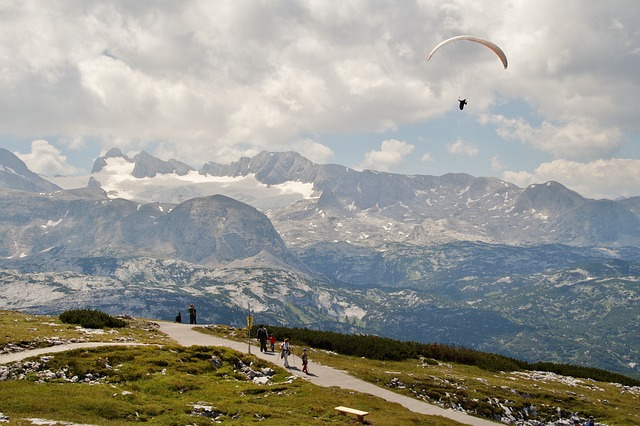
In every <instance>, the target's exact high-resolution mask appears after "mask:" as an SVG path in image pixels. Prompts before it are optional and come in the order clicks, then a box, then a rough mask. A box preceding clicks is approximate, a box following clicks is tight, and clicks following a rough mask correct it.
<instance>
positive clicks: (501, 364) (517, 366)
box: [252, 326, 640, 386]
mask: <svg viewBox="0 0 640 426" xmlns="http://www.w3.org/2000/svg"><path fill="white" fill-rule="evenodd" d="M269 332H271V333H273V334H274V335H275V336H277V337H278V340H281V339H283V338H284V337H285V336H286V337H289V339H290V340H291V342H292V343H294V342H295V344H298V345H302V344H304V345H305V346H312V347H314V348H316V349H325V350H329V351H334V352H337V353H340V354H342V355H350V356H357V357H364V358H368V359H376V360H382V361H385V360H386V361H404V360H406V359H412V358H419V357H424V358H427V359H431V360H437V361H440V362H455V363H458V364H465V365H472V366H476V367H479V368H482V369H484V370H487V371H523V370H540V371H549V372H553V373H558V374H563V375H567V376H573V377H579V378H590V379H593V380H597V381H603V382H616V383H620V384H623V385H628V386H638V385H640V381H638V380H636V379H633V378H631V377H627V376H624V375H621V374H616V373H612V372H609V371H606V370H600V369H597V368H589V367H582V366H577V365H569V364H555V363H551V362H538V363H535V364H531V363H529V362H526V361H522V360H518V359H515V358H510V357H507V356H504V355H498V354H492V353H488V352H481V351H478V350H475V349H469V348H465V347H459V346H452V345H446V344H441V343H418V342H409V341H400V340H394V339H390V338H386V337H378V336H371V335H353V334H341V333H336V332H332V331H320V330H309V329H307V328H288V327H277V326H270V327H269ZM255 334H256V330H255V329H254V330H252V335H254V336H255Z"/></svg>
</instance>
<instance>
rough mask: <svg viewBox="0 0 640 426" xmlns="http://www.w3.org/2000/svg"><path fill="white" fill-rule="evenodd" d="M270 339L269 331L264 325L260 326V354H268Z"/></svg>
mask: <svg viewBox="0 0 640 426" xmlns="http://www.w3.org/2000/svg"><path fill="white" fill-rule="evenodd" d="M268 338H269V333H267V329H266V328H264V324H260V327H258V340H260V352H267V339H268Z"/></svg>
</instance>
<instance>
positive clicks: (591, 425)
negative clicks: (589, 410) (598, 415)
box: [584, 416, 596, 426]
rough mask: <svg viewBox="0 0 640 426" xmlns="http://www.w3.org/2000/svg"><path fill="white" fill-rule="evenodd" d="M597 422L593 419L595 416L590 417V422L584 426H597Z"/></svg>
mask: <svg viewBox="0 0 640 426" xmlns="http://www.w3.org/2000/svg"><path fill="white" fill-rule="evenodd" d="M595 424H596V421H595V419H594V418H593V416H589V421H588V422H587V423H585V424H584V426H595Z"/></svg>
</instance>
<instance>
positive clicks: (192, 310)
mask: <svg viewBox="0 0 640 426" xmlns="http://www.w3.org/2000/svg"><path fill="white" fill-rule="evenodd" d="M187 312H188V313H189V324H197V323H198V322H197V311H196V307H195V306H193V303H192V304H191V305H189V307H188V308H187ZM176 322H179V323H181V322H182V312H178V315H176ZM257 337H258V340H259V341H260V352H264V353H267V352H268V351H269V349H268V348H267V342H269V346H270V348H271V352H274V353H275V351H276V350H275V347H276V338H275V336H274V335H273V333H271V334H269V333H268V332H267V329H266V328H265V326H264V324H260V327H258V335H257ZM290 356H291V345H289V338H288V337H287V338H285V339H284V340H283V341H282V343H281V344H280V358H281V359H282V360H283V363H284V366H285V368H291V366H290V365H289V357H290ZM300 358H301V359H302V372H304V373H306V374H310V373H309V357H308V355H307V348H304V349H302V356H301V357H300Z"/></svg>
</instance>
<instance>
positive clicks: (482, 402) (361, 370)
mask: <svg viewBox="0 0 640 426" xmlns="http://www.w3.org/2000/svg"><path fill="white" fill-rule="evenodd" d="M201 330H202V331H203V332H208V333H212V334H217V335H222V336H225V337H230V338H236V339H246V337H244V336H245V332H246V331H245V330H237V329H233V328H230V327H225V326H212V327H209V328H207V329H201ZM269 331H270V332H273V333H274V335H275V336H277V338H278V339H279V340H281V339H283V338H284V337H290V339H291V341H292V342H293V344H294V347H295V349H294V352H295V353H297V354H299V353H300V350H301V348H302V346H307V347H308V346H315V347H312V348H311V350H310V354H309V355H310V359H312V360H313V361H315V362H318V363H321V364H324V365H328V366H331V367H335V368H338V369H340V370H344V371H348V372H350V373H351V374H352V375H354V376H356V377H359V378H361V379H363V380H366V381H368V382H371V383H374V384H376V385H378V386H381V387H385V388H387V389H391V390H394V391H396V392H398V393H401V394H404V395H408V396H411V397H414V398H418V399H420V400H424V401H427V402H430V403H433V404H437V405H440V406H443V407H447V408H456V409H459V408H462V409H464V410H466V411H467V412H469V413H470V414H476V415H479V416H484V417H488V418H500V417H501V416H504V415H507V414H508V413H512V414H513V413H520V417H521V418H522V419H524V420H539V421H544V422H554V421H557V420H559V419H568V418H571V417H576V416H577V417H580V418H581V419H586V418H588V416H591V415H593V416H595V417H596V418H597V419H598V423H602V424H608V425H631V424H640V412H639V411H638V409H637V407H640V387H639V386H637V384H638V383H637V380H634V379H632V378H628V377H626V376H621V375H619V374H615V373H609V372H606V371H603V370H598V369H589V368H583V367H576V366H568V365H564V364H551V363H549V364H541V363H540V364H528V363H525V362H520V361H518V360H514V359H511V358H506V357H501V356H499V355H495V354H487V353H482V352H478V351H471V350H468V349H465V348H458V347H451V346H446V345H436V347H435V348H434V347H433V345H423V344H419V343H415V342H399V341H394V340H391V339H384V338H378V337H375V336H351V335H342V334H339V333H326V332H319V331H315V330H307V329H300V328H293V329H291V328H289V329H287V328H279V327H269ZM253 335H255V333H254V334H253ZM309 342H313V343H314V344H313V345H310V344H309ZM319 348H324V349H319ZM425 351H426V352H425ZM338 352H342V354H341V353H338ZM344 353H350V354H352V355H345V354H344ZM363 353H367V354H369V355H368V356H367V357H366V358H363ZM426 353H429V356H430V357H425V356H424V354H426ZM354 354H355V355H354ZM420 354H423V355H420ZM412 355H415V357H413V358H411V356H412ZM434 357H435V358H434ZM436 358H437V359H436ZM452 359H454V360H457V362H452V361H451V360H452ZM505 367H510V368H505ZM535 368H540V369H539V370H537V369H535ZM543 368H544V370H546V371H543ZM558 371H568V372H571V371H573V372H576V373H577V374H578V375H580V376H581V377H580V378H576V377H573V376H565V375H560V374H558ZM605 379H606V380H605ZM608 380H611V381H608ZM621 382H623V383H628V384H622V383H621ZM516 417H518V416H516Z"/></svg>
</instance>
